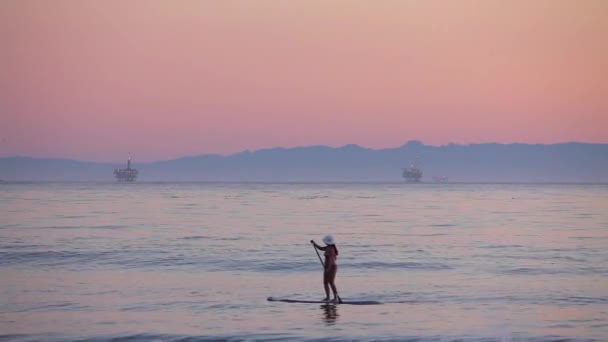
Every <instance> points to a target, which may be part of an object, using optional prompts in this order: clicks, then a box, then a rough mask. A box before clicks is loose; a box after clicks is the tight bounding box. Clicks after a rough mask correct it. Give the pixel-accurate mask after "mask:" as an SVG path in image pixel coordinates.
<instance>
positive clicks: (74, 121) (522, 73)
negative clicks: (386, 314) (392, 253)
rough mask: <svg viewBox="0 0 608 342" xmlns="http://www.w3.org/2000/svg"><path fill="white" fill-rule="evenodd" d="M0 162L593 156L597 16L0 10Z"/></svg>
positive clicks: (191, 8)
mask: <svg viewBox="0 0 608 342" xmlns="http://www.w3.org/2000/svg"><path fill="white" fill-rule="evenodd" d="M0 51H1V52H0V156H14V155H21V156H31V157H62V158H73V159H80V160H88V161H123V160H124V159H125V158H126V156H127V155H128V153H129V152H131V153H133V155H134V158H135V159H137V160H140V161H154V160H164V159H172V158H178V157H181V156H186V155H199V154H207V153H220V154H230V153H235V152H239V151H242V150H246V149H248V150H257V149H262V148H273V147H279V146H280V147H295V146H309V145H329V146H342V145H346V144H359V145H361V146H364V147H369V148H387V147H397V146H401V145H403V144H404V143H405V142H407V141H408V140H420V141H422V142H423V143H425V144H430V145H444V144H448V143H459V144H474V143H484V142H499V143H514V142H519V143H543V144H551V143H560V142H569V141H578V142H589V143H608V128H607V127H608V1H604V0H571V1H563V0H535V1H527V0H526V1H524V0H513V1H494V0H460V1H458V0H454V1H439V0H428V1H427V0H425V1H422V0H420V1H413V0H409V1H408V0H399V1H393V0H379V1H372V0H367V1H358V0H348V1H332V0H290V1H280V0H274V1H268V0H253V1H252V0H247V1H232V0H223V1H205V0H200V1H190V0H178V1H155V0H131V1H122V0H120V1H118V0H99V1H95V0H85V1H79V0H69V1H67V0H54V1H46V0H2V1H0Z"/></svg>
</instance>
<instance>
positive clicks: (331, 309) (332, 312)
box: [320, 304, 340, 325]
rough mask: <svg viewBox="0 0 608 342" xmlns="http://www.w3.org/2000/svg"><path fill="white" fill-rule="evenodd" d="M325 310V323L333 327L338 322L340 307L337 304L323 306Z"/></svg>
mask: <svg viewBox="0 0 608 342" xmlns="http://www.w3.org/2000/svg"><path fill="white" fill-rule="evenodd" d="M320 307H321V310H323V321H324V322H325V324H327V325H333V324H335V323H336V321H337V320H338V316H340V315H339V314H338V306H337V305H335V304H323V305H321V306H320Z"/></svg>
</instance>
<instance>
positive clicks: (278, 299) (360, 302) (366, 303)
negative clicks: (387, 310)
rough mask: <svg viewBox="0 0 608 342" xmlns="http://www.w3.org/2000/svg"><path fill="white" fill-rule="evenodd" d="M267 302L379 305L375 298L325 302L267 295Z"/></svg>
mask: <svg viewBox="0 0 608 342" xmlns="http://www.w3.org/2000/svg"><path fill="white" fill-rule="evenodd" d="M268 301H269V302H284V303H306V304H350V305H379V304H382V303H381V302H377V301H375V300H342V302H341V303H338V302H336V303H334V302H326V301H322V300H300V299H289V298H275V297H268Z"/></svg>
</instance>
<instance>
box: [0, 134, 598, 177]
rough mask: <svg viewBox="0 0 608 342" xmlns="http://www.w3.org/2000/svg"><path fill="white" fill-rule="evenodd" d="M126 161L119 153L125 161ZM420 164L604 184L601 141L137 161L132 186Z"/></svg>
mask: <svg viewBox="0 0 608 342" xmlns="http://www.w3.org/2000/svg"><path fill="white" fill-rule="evenodd" d="M125 159H126V156H125ZM414 163H415V164H416V165H417V166H419V167H420V168H421V169H422V170H423V172H424V176H423V179H422V180H423V181H425V182H431V181H432V178H433V177H436V176H445V177H448V179H449V181H454V182H608V144H585V143H564V144H553V145H532V144H475V145H456V144H450V145H447V146H441V147H435V146H427V145H424V144H422V143H420V142H417V141H410V142H408V143H407V144H405V145H403V146H401V147H398V148H387V149H379V150H373V149H367V148H363V147H360V146H357V145H346V146H343V147H339V148H332V147H327V146H310V147H297V148H288V149H286V148H273V149H265V150H259V151H255V152H249V151H245V152H241V153H237V154H233V155H228V156H221V155H201V156H193V157H184V158H180V159H176V160H167V161H159V162H152V163H138V162H137V160H135V163H134V167H136V168H137V169H139V172H140V176H139V178H138V180H139V181H262V182H291V181H293V182H315V181H329V182H331V181H340V182H351V181H382V182H401V181H403V180H402V178H401V172H402V168H404V167H407V166H409V165H411V164H414ZM116 167H124V165H122V164H104V163H90V162H80V161H75V160H67V159H37V158H27V157H8V158H0V179H3V180H5V181H114V178H113V174H112V171H113V169H114V168H116Z"/></svg>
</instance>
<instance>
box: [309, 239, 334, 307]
mask: <svg viewBox="0 0 608 342" xmlns="http://www.w3.org/2000/svg"><path fill="white" fill-rule="evenodd" d="M323 242H324V243H325V245H326V246H325V247H323V246H319V245H317V243H316V242H315V241H314V240H310V243H312V245H313V246H314V247H315V248H316V249H318V250H321V251H324V252H325V263H324V262H323V260H321V264H322V265H323V269H324V270H323V287H324V288H325V299H323V300H324V301H329V287H330V286H331V290H332V291H333V293H334V302H336V303H338V302H340V296H338V290H337V289H336V283H335V281H336V273H337V272H338V264H337V262H336V259H337V258H338V248H337V247H336V241H335V240H334V237H333V236H331V235H327V236H325V237H324V238H323ZM318 254H319V252H317V255H318ZM319 259H321V257H320V256H319Z"/></svg>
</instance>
